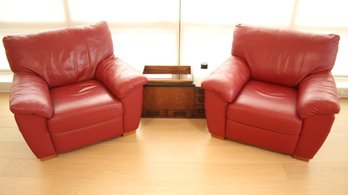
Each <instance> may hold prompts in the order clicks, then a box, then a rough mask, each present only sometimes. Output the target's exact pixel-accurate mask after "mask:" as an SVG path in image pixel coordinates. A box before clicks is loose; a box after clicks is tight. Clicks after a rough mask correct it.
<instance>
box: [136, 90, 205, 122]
mask: <svg viewBox="0 0 348 195" xmlns="http://www.w3.org/2000/svg"><path fill="white" fill-rule="evenodd" d="M197 98H199V97H197V88H196V87H194V86H157V85H154V86H151V85H150V86H145V87H144V102H143V112H142V116H143V117H169V118H204V106H203V104H197ZM202 112H203V113H202Z"/></svg>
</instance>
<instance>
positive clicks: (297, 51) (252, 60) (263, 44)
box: [232, 25, 340, 87]
mask: <svg viewBox="0 0 348 195" xmlns="http://www.w3.org/2000/svg"><path fill="white" fill-rule="evenodd" d="M339 39H340V37H339V36H338V35H334V34H311V33H304V32H298V31H290V30H276V29H269V28H258V27H252V26H245V25H236V28H235V31H234V37H233V46H232V55H235V56H238V57H240V58H242V59H243V60H245V61H246V63H247V64H248V65H249V67H250V71H251V74H252V78H253V79H256V80H261V81H266V82H271V83H276V84H282V85H286V86H291V87H296V86H297V85H298V84H299V82H300V81H301V80H303V79H304V78H305V77H306V76H307V75H309V74H312V73H315V72H320V71H330V70H331V69H332V67H333V65H334V63H335V59H336V54H337V50H338V43H339Z"/></svg>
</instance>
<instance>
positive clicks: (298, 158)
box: [292, 155, 310, 162]
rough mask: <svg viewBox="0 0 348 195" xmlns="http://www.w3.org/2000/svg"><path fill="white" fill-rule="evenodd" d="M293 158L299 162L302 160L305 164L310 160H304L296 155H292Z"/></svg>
mask: <svg viewBox="0 0 348 195" xmlns="http://www.w3.org/2000/svg"><path fill="white" fill-rule="evenodd" d="M292 158H294V159H297V160H302V161H305V162H308V161H309V160H310V158H304V157H300V156H296V155H292Z"/></svg>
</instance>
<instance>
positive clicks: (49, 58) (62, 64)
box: [3, 22, 147, 158]
mask: <svg viewBox="0 0 348 195" xmlns="http://www.w3.org/2000/svg"><path fill="white" fill-rule="evenodd" d="M3 43H4V47H5V50H6V54H7V58H8V61H9V64H10V67H11V69H12V71H13V72H14V79H13V84H12V89H11V94H10V109H11V111H12V112H13V113H14V114H15V118H16V121H17V124H18V127H19V130H20V131H21V133H22V135H23V137H24V138H25V140H26V142H27V143H28V145H29V147H30V148H31V150H32V151H33V153H34V154H35V155H36V156H37V157H38V158H44V157H47V156H52V155H55V154H57V153H61V152H66V151H70V150H74V149H77V148H80V147H83V146H86V145H89V144H93V143H96V142H99V141H103V140H106V139H110V138H113V137H116V136H120V135H122V134H124V133H126V132H129V131H133V130H135V129H137V127H138V125H139V121H140V116H141V107H142V90H143V85H144V84H145V83H146V82H147V79H146V78H145V77H144V76H143V75H141V74H140V73H139V72H138V71H136V70H135V69H134V68H132V67H131V66H130V65H128V64H127V63H125V62H124V61H122V60H121V59H119V58H117V57H116V56H115V55H114V54H113V45H112V40H111V34H110V31H109V28H108V26H107V23H106V22H100V23H97V24H94V25H89V26H81V27H71V28H65V29H60V30H52V31H47V32H42V33H37V34H29V35H17V36H6V37H4V38H3Z"/></svg>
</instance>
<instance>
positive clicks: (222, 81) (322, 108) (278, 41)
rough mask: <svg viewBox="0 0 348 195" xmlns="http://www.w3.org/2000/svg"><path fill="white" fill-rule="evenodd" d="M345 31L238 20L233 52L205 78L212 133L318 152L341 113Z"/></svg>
mask: <svg viewBox="0 0 348 195" xmlns="http://www.w3.org/2000/svg"><path fill="white" fill-rule="evenodd" d="M338 43H339V36H338V35H334V34H313V33H304V32H297V31H291V30H280V29H271V28H261V27H254V26H246V25H237V26H236V28H235V31H234V37H233V45H232V52H231V54H232V55H231V56H230V57H229V58H228V59H227V60H226V61H225V62H224V63H223V64H221V65H220V66H219V67H218V68H217V69H216V70H214V71H213V72H212V74H211V75H209V76H208V77H207V78H206V79H205V80H204V81H203V83H202V87H203V88H204V89H205V110H206V117H207V124H208V128H209V131H210V133H211V134H212V135H213V136H215V137H219V138H228V139H231V140H235V141H238V142H243V143H247V144H251V145H254V146H258V147H262V148H266V149H270V150H274V151H278V152H281V153H285V154H290V155H292V156H294V157H296V158H300V159H305V160H308V159H311V158H313V156H314V155H315V154H316V153H317V151H318V150H319V148H320V147H321V145H322V144H323V143H324V141H325V139H326V137H327V135H328V134H329V132H330V129H331V125H332V123H333V121H334V115H335V114H336V113H338V112H339V109H340V107H339V103H338V96H337V91H336V87H335V81H334V79H333V77H332V75H331V72H330V71H331V69H332V67H333V66H334V63H335V59H336V54H337V50H338Z"/></svg>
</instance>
